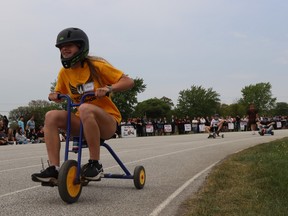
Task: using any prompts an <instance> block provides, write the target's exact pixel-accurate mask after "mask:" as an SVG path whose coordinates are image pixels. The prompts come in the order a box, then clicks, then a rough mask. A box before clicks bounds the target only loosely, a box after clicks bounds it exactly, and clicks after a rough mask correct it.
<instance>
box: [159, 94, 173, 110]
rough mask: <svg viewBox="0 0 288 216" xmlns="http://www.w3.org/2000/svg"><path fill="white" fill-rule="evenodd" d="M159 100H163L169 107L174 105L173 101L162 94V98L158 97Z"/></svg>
mask: <svg viewBox="0 0 288 216" xmlns="http://www.w3.org/2000/svg"><path fill="white" fill-rule="evenodd" d="M160 100H162V101H163V102H165V103H166V104H167V105H168V106H169V107H170V109H172V108H173V107H174V103H173V101H172V100H171V99H170V98H167V97H165V96H163V97H162V98H160Z"/></svg>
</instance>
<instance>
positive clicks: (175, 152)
mask: <svg viewBox="0 0 288 216" xmlns="http://www.w3.org/2000/svg"><path fill="white" fill-rule="evenodd" d="M249 139H250V138H249ZM229 142H230V141H229ZM229 142H225V141H224V142H221V143H214V144H210V145H205V146H198V147H192V148H188V149H183V150H179V151H174V152H170V153H166V154H162V155H156V156H153V157H148V158H143V159H140V160H136V161H130V162H126V163H124V164H125V166H126V165H129V164H134V163H139V162H142V161H147V160H151V159H155V158H160V157H165V156H170V155H174V154H178V153H182V152H187V151H191V150H196V149H201V148H206V147H212V146H215V145H218V146H219V145H220V144H225V143H229ZM216 163H217V162H216ZM216 163H214V164H212V165H211V166H209V167H207V168H206V169H204V170H203V171H201V172H200V173H198V174H197V175H195V176H194V177H193V178H192V179H190V180H188V182H186V183H185V184H184V185H183V186H185V185H186V184H187V185H186V186H185V187H187V186H188V185H189V184H191V182H193V181H194V180H195V179H196V178H198V177H199V176H200V175H201V174H202V173H204V172H205V171H206V170H208V169H210V168H211V167H213V166H214V165H215V164H216ZM35 166H36V165H32V166H27V167H24V168H30V167H35ZM38 166H39V165H38ZM115 167H119V165H114V166H111V167H107V168H105V170H108V169H112V168H115ZM16 169H23V167H22V168H14V169H10V170H3V171H0V173H1V172H5V171H12V170H16ZM183 186H181V187H180V188H179V189H181V188H182V187H183ZM38 187H41V185H39V186H34V187H30V188H25V189H22V190H18V191H14V192H11V193H7V194H3V195H0V198H2V197H5V196H9V195H13V194H16V193H20V192H24V191H27V190H32V189H35V188H38ZM185 187H184V188H185ZM184 188H183V189H181V191H180V192H182V191H183V190H184ZM179 189H178V190H179ZM178 190H177V191H178ZM177 191H175V192H174V193H173V194H175V193H176V192H177ZM180 192H178V194H179V193H180ZM173 194H172V195H173ZM178 194H177V195H178ZM172 195H171V196H172ZM177 195H176V196H177ZM171 196H170V197H171ZM176 196H175V197H176ZM175 197H174V198H175ZM168 199H169V198H168ZM170 199H171V198H170ZM168 201H169V200H168ZM165 202H167V201H165ZM169 202H171V201H169ZM161 206H163V203H162V204H161V205H160V206H159V207H157V209H159V210H157V209H155V210H154V211H153V212H155V211H156V210H157V212H158V211H159V212H158V213H157V212H156V214H155V213H153V212H152V213H151V215H150V216H154V215H158V214H159V213H160V211H162V210H163V209H164V207H161ZM166 206H167V205H166ZM160 207H161V209H160Z"/></svg>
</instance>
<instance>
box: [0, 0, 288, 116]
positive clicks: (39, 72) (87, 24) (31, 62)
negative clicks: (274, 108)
mask: <svg viewBox="0 0 288 216" xmlns="http://www.w3.org/2000/svg"><path fill="white" fill-rule="evenodd" d="M81 3H82V4H81ZM287 11H288V1H285V0H273V1H272V0H241V1H239V0H145V1H137V0H109V1H103V0H102V1H100V0H83V1H76V0H57V1H48V0H43V1H39V0H25V1H22V0H9V1H1V3H0V22H1V36H0V37H1V39H2V44H1V48H2V49H1V54H0V55H1V58H0V63H1V66H2V67H1V74H2V77H1V81H2V82H1V91H0V98H1V101H0V113H1V114H7V111H10V110H12V109H15V108H17V107H18V106H26V105H28V102H30V101H31V100H38V99H44V100H46V99H47V96H48V93H49V91H50V87H51V82H53V81H54V80H55V79H56V77H57V74H58V71H59V69H60V67H61V63H60V58H59V57H60V55H59V51H58V50H57V49H56V48H55V46H54V45H55V40H56V36H57V34H58V33H59V32H60V31H61V30H62V29H64V28H67V27H79V28H81V29H83V30H84V31H85V32H86V33H87V35H88V37H89V38H90V54H91V55H97V56H102V57H104V58H106V59H107V60H108V61H109V62H111V63H112V64H113V65H114V66H115V67H117V68H119V69H121V70H123V71H124V72H125V73H126V74H129V75H130V77H132V78H136V77H138V78H143V79H144V83H145V84H146V85H147V89H146V91H145V92H144V93H142V94H140V95H139V96H138V100H139V101H140V102H141V101H143V100H146V99H149V98H153V97H157V98H161V97H162V96H166V97H168V98H171V99H172V100H173V101H174V103H175V104H176V103H177V99H178V96H179V92H180V91H181V90H185V89H189V88H190V87H191V86H192V85H196V86H202V87H204V88H212V89H213V90H214V91H216V92H218V93H219V94H220V99H221V102H222V103H227V104H230V103H233V102H235V101H236V100H237V99H239V98H240V97H241V89H242V88H244V87H245V86H247V85H250V84H256V83H259V82H270V83H271V84H272V94H273V96H274V97H277V101H278V102H288V95H287V93H286V82H287V77H288V75H287V68H288V43H287V42H288V28H287V24H286V22H287V20H288V19H287V18H288V13H287Z"/></svg>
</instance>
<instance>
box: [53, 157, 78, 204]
mask: <svg viewBox="0 0 288 216" xmlns="http://www.w3.org/2000/svg"><path fill="white" fill-rule="evenodd" d="M77 166H78V164H77V161H75V160H67V161H65V162H64V163H63V165H62V166H61V168H60V170H59V176H58V191H59V194H60V197H61V198H62V200H63V201H64V202H67V203H74V202H76V201H77V200H78V199H79V197H80V194H81V191H82V185H81V183H80V181H76V180H77V179H76V178H77Z"/></svg>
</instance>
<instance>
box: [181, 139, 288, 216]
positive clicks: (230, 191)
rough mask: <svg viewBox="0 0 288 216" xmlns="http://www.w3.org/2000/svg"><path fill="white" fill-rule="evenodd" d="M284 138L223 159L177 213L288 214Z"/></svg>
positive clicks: (287, 145)
mask: <svg viewBox="0 0 288 216" xmlns="http://www.w3.org/2000/svg"><path fill="white" fill-rule="evenodd" d="M287 203H288V138H284V139H280V140H276V141H273V142H270V143H266V144H261V145H257V146H255V147H252V148H249V149H246V150H244V151H241V152H239V153H237V154H234V155H232V156H230V157H229V158H227V159H225V160H224V161H223V162H222V163H220V164H219V165H217V166H216V167H215V168H214V169H213V170H212V171H211V174H210V175H209V176H208V177H207V179H206V181H205V183H204V185H203V187H202V188H201V189H200V190H199V191H198V192H197V194H196V195H193V197H192V198H190V199H188V200H187V201H185V202H184V203H183V204H182V206H181V208H180V209H181V210H180V211H179V215H185V216H194V215H197V216H201V215H203V216H204V215H205V216H208V215H213V216H214V215H215V216H218V215H219V216H220V215H221V216H228V215H229V216H232V215H233V216H240V215H241V216H242V215H243V216H244V215H245V216H249V215H251V216H252V215H253V216H254V215H261V216H265V215H269V216H270V215H273V216H274V215H288V205H287Z"/></svg>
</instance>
